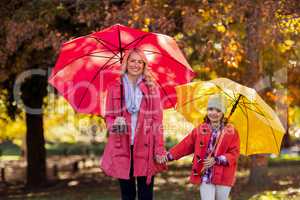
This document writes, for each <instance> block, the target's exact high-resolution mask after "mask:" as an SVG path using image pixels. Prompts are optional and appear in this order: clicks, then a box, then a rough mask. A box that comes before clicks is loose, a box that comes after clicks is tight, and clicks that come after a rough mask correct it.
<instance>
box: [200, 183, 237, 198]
mask: <svg viewBox="0 0 300 200" xmlns="http://www.w3.org/2000/svg"><path fill="white" fill-rule="evenodd" d="M230 190H231V187H229V186H224V185H214V184H207V183H201V185H200V196H201V200H227V199H228V197H229V193H230Z"/></svg>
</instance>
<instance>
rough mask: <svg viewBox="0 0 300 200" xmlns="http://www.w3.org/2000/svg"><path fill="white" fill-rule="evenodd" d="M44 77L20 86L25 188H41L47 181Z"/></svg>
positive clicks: (35, 78)
mask: <svg viewBox="0 0 300 200" xmlns="http://www.w3.org/2000/svg"><path fill="white" fill-rule="evenodd" d="M45 93H46V79H45V77H31V78H30V79H27V80H26V81H25V82H24V83H23V84H22V100H23V103H24V105H25V110H26V127H27V130H26V150H27V152H26V155H27V186H28V187H32V188H35V187H41V186H44V185H45V183H46V181H47V175H46V150H45V138H44V129H43V112H42V105H43V98H44V96H45Z"/></svg>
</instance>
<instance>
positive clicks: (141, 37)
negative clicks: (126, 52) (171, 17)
mask: <svg viewBox="0 0 300 200" xmlns="http://www.w3.org/2000/svg"><path fill="white" fill-rule="evenodd" d="M150 35H152V34H150V33H146V34H144V35H142V36H139V37H137V38H136V39H134V40H133V41H131V42H130V43H128V44H127V45H125V46H124V49H127V47H128V46H130V45H131V44H132V43H134V42H136V41H137V40H139V41H138V42H137V44H136V45H134V47H136V46H137V45H138V44H139V43H140V42H141V41H142V40H143V39H145V37H147V36H150Z"/></svg>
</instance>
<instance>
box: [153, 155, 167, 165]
mask: <svg viewBox="0 0 300 200" xmlns="http://www.w3.org/2000/svg"><path fill="white" fill-rule="evenodd" d="M155 161H156V162H157V163H158V164H164V163H166V162H168V157H167V155H163V156H160V155H156V156H155Z"/></svg>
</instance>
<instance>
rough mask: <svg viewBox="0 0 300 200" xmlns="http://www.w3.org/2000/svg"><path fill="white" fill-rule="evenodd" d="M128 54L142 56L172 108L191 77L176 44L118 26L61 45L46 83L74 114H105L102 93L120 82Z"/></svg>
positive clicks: (153, 35)
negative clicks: (139, 52)
mask: <svg viewBox="0 0 300 200" xmlns="http://www.w3.org/2000/svg"><path fill="white" fill-rule="evenodd" d="M132 48H138V49H140V50H142V51H143V52H144V54H145V55H146V57H147V60H148V62H149V67H150V69H151V73H152V75H153V77H154V79H155V81H156V82H157V84H158V85H159V88H160V92H161V97H162V100H163V106H164V108H170V107H172V106H174V105H175V104H176V92H175V89H174V88H175V86H177V85H180V84H184V83H187V82H190V81H191V79H192V78H193V77H194V76H195V74H194V72H193V70H192V68H191V67H190V65H189V64H188V62H187V61H186V59H185V58H184V56H183V54H182V53H181V51H180V49H179V48H178V46H177V44H176V42H175V40H174V39H173V38H171V37H169V36H166V35H163V34H157V33H151V32H144V31H141V30H137V29H133V28H129V27H126V26H123V25H119V24H117V25H113V26H111V27H109V28H106V29H104V30H102V31H99V32H94V33H92V34H90V35H87V36H83V37H79V38H76V39H73V40H71V41H69V42H66V43H64V44H63V46H62V48H61V50H60V54H59V57H58V60H57V62H56V65H55V67H54V69H53V70H52V72H51V76H50V78H49V83H50V84H51V85H53V86H54V87H55V88H56V89H57V90H58V91H59V93H60V94H62V95H63V96H64V97H65V98H66V99H67V101H68V102H69V103H70V104H71V105H72V106H73V108H74V109H75V110H76V111H78V112H81V113H91V114H103V108H104V102H105V93H106V89H107V87H108V85H109V83H110V82H111V81H112V80H114V79H116V78H118V77H119V76H120V73H121V62H122V59H123V57H124V54H125V52H126V51H127V50H129V49H132Z"/></svg>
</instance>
